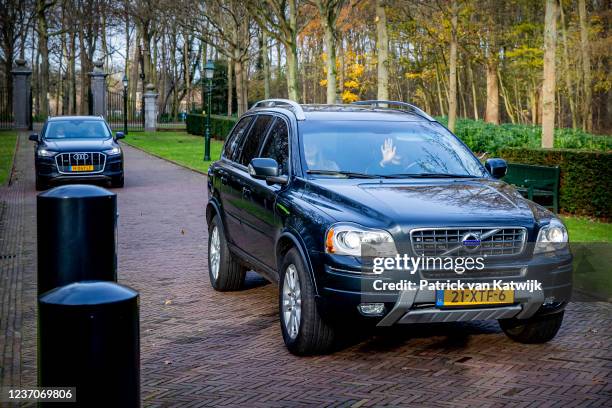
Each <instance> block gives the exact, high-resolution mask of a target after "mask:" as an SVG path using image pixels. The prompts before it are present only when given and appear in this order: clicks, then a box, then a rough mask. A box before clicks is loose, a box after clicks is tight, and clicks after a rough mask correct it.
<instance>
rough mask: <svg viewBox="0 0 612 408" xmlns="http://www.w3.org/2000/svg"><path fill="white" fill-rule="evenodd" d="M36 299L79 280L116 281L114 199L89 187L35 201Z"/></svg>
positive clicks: (79, 186)
mask: <svg viewBox="0 0 612 408" xmlns="http://www.w3.org/2000/svg"><path fill="white" fill-rule="evenodd" d="M37 213H38V215H37V217H38V219H37V225H38V294H39V295H41V294H43V293H45V292H48V291H50V290H51V289H53V288H56V287H59V286H64V285H67V284H69V283H73V282H79V281H83V280H108V281H114V282H116V281H117V253H116V228H117V196H116V195H115V194H114V193H111V192H110V191H108V190H106V189H104V188H101V187H97V186H91V185H82V184H74V185H66V186H61V187H56V188H54V189H52V190H49V191H46V192H44V193H41V194H39V195H38V198H37Z"/></svg>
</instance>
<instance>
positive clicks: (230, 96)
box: [227, 58, 234, 116]
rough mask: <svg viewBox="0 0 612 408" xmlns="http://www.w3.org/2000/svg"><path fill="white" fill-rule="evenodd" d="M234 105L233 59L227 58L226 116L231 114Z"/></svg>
mask: <svg viewBox="0 0 612 408" xmlns="http://www.w3.org/2000/svg"><path fill="white" fill-rule="evenodd" d="M233 105H234V61H233V60H232V59H231V58H228V59H227V116H232V113H233Z"/></svg>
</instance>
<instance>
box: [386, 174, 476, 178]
mask: <svg viewBox="0 0 612 408" xmlns="http://www.w3.org/2000/svg"><path fill="white" fill-rule="evenodd" d="M385 177H389V178H478V176H472V175H470V174H451V173H397V174H387V175H385Z"/></svg>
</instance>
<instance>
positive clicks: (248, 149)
mask: <svg viewBox="0 0 612 408" xmlns="http://www.w3.org/2000/svg"><path fill="white" fill-rule="evenodd" d="M273 119H274V117H273V116H272V115H258V116H257V119H256V120H255V123H254V124H253V126H251V130H250V131H249V134H248V135H246V137H245V139H244V143H243V144H242V148H241V150H242V153H241V154H240V159H239V163H240V164H242V165H244V166H248V165H249V163H250V162H251V159H252V158H253V157H256V156H255V155H256V154H257V152H258V151H259V148H260V147H261V144H262V143H263V140H264V138H265V137H266V131H267V130H268V126H270V123H271V122H272V120H273Z"/></svg>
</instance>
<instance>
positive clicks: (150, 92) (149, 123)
mask: <svg viewBox="0 0 612 408" xmlns="http://www.w3.org/2000/svg"><path fill="white" fill-rule="evenodd" d="M157 95H158V94H157V93H156V92H155V86H154V85H153V84H148V85H147V91H146V92H145V93H144V111H145V123H144V128H145V131H153V132H154V131H155V130H156V129H157Z"/></svg>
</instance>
